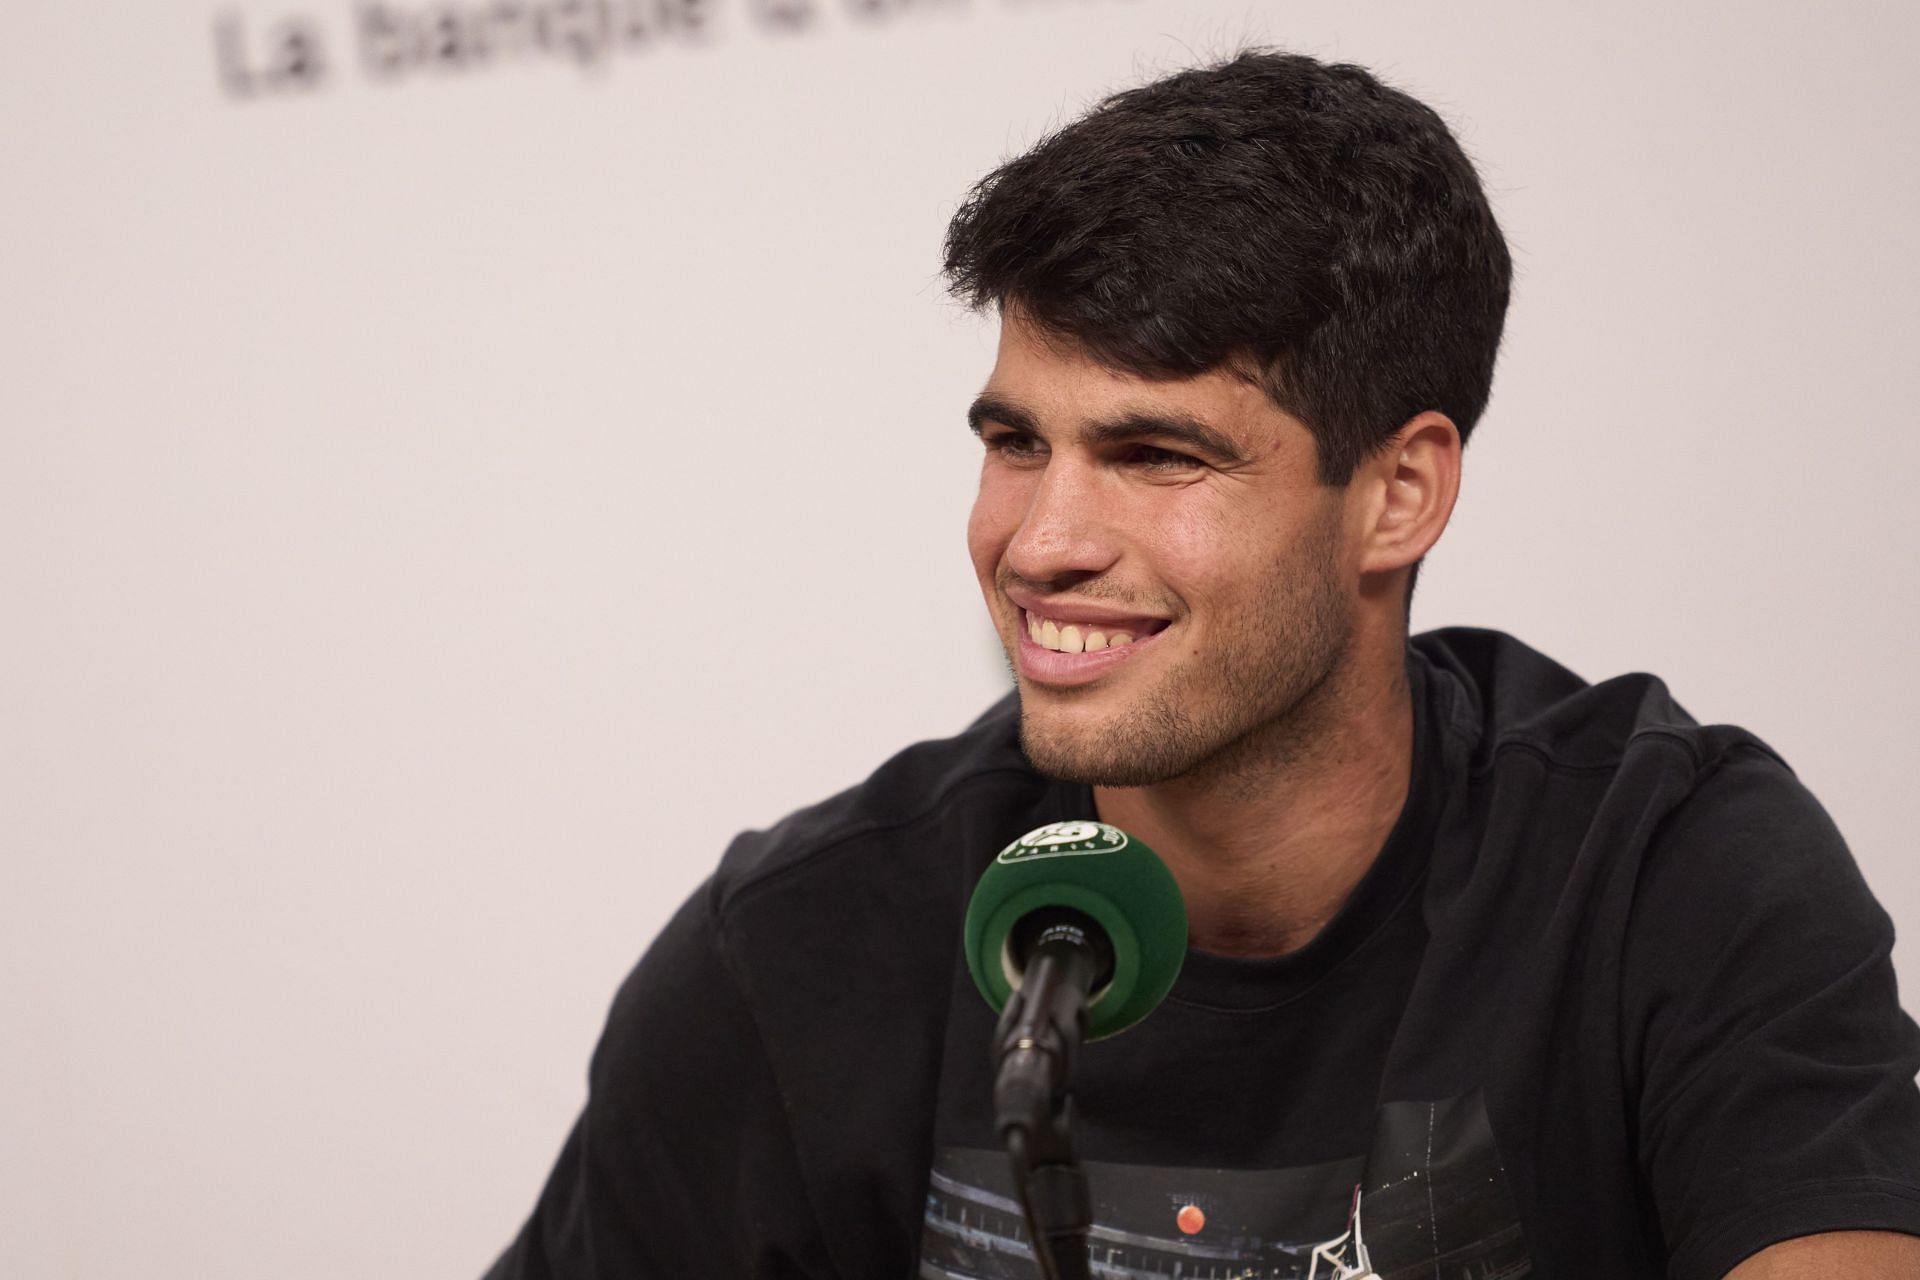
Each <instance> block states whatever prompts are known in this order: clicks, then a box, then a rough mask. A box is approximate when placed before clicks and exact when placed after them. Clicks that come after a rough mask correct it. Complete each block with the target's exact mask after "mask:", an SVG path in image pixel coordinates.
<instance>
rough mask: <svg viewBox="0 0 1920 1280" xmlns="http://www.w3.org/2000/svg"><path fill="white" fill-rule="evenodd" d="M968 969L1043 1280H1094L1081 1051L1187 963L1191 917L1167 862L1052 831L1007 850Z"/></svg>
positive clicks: (992, 879) (971, 945)
mask: <svg viewBox="0 0 1920 1280" xmlns="http://www.w3.org/2000/svg"><path fill="white" fill-rule="evenodd" d="M964 936H965V943H966V952H967V967H968V968H969V969H970V970H971V971H972V973H973V981H974V984H975V985H976V986H978V987H979V988H980V994H981V995H983V996H985V997H986V998H987V1003H988V1004H990V1005H992V1006H993V1007H994V1008H995V1009H998V1010H999V1011H1000V1024H999V1026H998V1027H997V1028H996V1029H995V1030H994V1035H993V1062H994V1079H993V1125H994V1130H995V1131H996V1132H997V1133H998V1134H999V1135H1000V1140H1001V1142H1003V1143H1004V1144H1005V1145H1006V1148H1007V1156H1008V1159H1009V1161H1010V1162H1011V1167H1012V1172H1013V1182H1014V1190H1015V1194H1016V1196H1017V1198H1018V1200H1019V1202H1020V1208H1021V1212H1022V1213H1023V1215H1024V1216H1025V1218H1026V1221H1027V1232H1028V1239H1029V1240H1031V1241H1032V1242H1033V1257H1034V1263H1035V1265H1036V1266H1037V1267H1038V1268H1039V1270H1040V1275H1041V1277H1042V1280H1091V1271H1090V1267H1091V1262H1090V1260H1089V1257H1088V1253H1087V1240H1088V1232H1089V1231H1090V1230H1091V1229H1092V1226H1093V1199H1092V1194H1091V1192H1090V1191H1089V1189H1088V1186H1087V1176H1086V1172H1085V1170H1083V1169H1082V1168H1081V1167H1080V1164H1079V1162H1078V1161H1077V1160H1075V1159H1074V1155H1073V1136H1072V1113H1071V1109H1070V1108H1069V1106H1068V1093H1069V1089H1068V1085H1069V1082H1070V1081H1071V1080H1072V1078H1073V1063H1074V1059H1075V1057H1076V1056H1078V1053H1079V1049H1080V1045H1081V1042H1082V1041H1084V1040H1088V1039H1093V1040H1098V1039H1100V1038H1102V1037H1104V1036H1111V1035H1116V1034H1118V1033H1119V1032H1122V1031H1125V1030H1126V1029H1127V1028H1128V1027H1131V1026H1132V1025H1133V1024H1134V1023H1136V1022H1138V1021H1140V1019H1142V1018H1144V1017H1146V1016H1147V1015H1148V1014H1149V1013H1151V1012H1152V1011H1153V1009H1154V1006H1156V1005H1158V1004H1159V1003H1160V1001H1161V1000H1162V999H1164V998H1165V997H1166V994H1167V992H1168V990H1170V989H1171V988H1172V986H1173V982H1174V979H1175V978H1177V977H1179V976H1180V965H1181V962H1182V961H1184V960H1185V959H1186V955H1187V904H1186V902H1185V901H1184V900H1183V899H1182V898H1181V897H1180V886H1179V885H1178V884H1176V883H1175V882H1174V878H1173V873H1172V872H1171V871H1168V870H1167V864H1166V863H1164V862H1162V861H1160V857H1159V855H1158V854H1156V853H1154V851H1153V850H1151V849H1149V848H1148V847H1147V846H1146V845H1145V844H1142V843H1141V842H1140V841H1139V840H1136V839H1134V838H1133V837H1132V836H1130V835H1128V834H1127V833H1126V832H1124V831H1122V830H1120V828H1118V827H1114V826H1109V825H1107V824H1106V823H1104V822H1086V821H1082V822H1055V823H1051V824H1049V825H1047V826H1044V827H1041V828H1039V829H1037V830H1034V831H1029V832H1027V834H1025V835H1024V836H1021V837H1020V838H1019V839H1018V840H1015V841H1014V842H1013V843H1012V844H1010V845H1008V846H1007V847H1006V848H1004V849H1002V850H1001V851H1000V855H999V856H998V857H996V858H995V859H994V860H993V864H992V865H991V866H989V867H988V868H987V871H986V874H985V875H982V876H981V877H980V883H979V884H978V885H977V886H976V887H975V888H974V891H973V901H972V902H971V903H969V904H968V906H967V923H966V931H965V935H964Z"/></svg>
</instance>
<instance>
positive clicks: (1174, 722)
mask: <svg viewBox="0 0 1920 1280" xmlns="http://www.w3.org/2000/svg"><path fill="white" fill-rule="evenodd" d="M1075 719H1078V717H1072V716H1069V715H1061V714H1059V713H1057V712H1053V711H1048V712H1044V713H1040V714H1034V713H1032V712H1031V711H1030V710H1029V709H1028V707H1027V703H1026V698H1025V695H1024V694H1023V695H1022V699H1021V708H1020V748H1021V750H1022V751H1024V752H1025V753H1026V756H1027V762H1028V763H1029V764H1031V765H1032V766H1033V767H1034V770H1035V771H1036V772H1038V773H1040V774H1042V775H1044V776H1045V777H1049V778H1055V779H1058V780H1059V781H1061V782H1079V783H1084V784H1086V785H1088V786H1094V787H1145V786H1151V785H1153V784H1154V783H1158V782H1167V781H1170V780H1171V779H1174V778H1177V777H1180V776H1181V775H1182V774H1185V773H1187V772H1189V771H1191V770H1192V769H1193V768H1194V767H1195V766H1196V765H1198V764H1199V763H1201V762H1202V761H1203V760H1205V759H1206V757H1207V756H1208V755H1209V754H1210V752H1208V751H1205V750H1201V751H1196V750H1195V749H1194V747H1195V744H1194V743H1193V741H1192V738H1193V736H1194V735H1193V730H1192V726H1191V725H1190V724H1188V723H1186V722H1185V720H1184V718H1183V717H1180V716H1178V715H1177V714H1175V715H1168V714H1167V713H1166V712H1165V711H1164V710H1160V709H1153V710H1147V711H1136V712H1132V713H1129V714H1126V715H1123V716H1118V717H1114V718H1113V719H1112V720H1110V721H1108V722H1105V723H1091V724H1088V723H1078V724H1076V723H1071V721H1073V720H1075Z"/></svg>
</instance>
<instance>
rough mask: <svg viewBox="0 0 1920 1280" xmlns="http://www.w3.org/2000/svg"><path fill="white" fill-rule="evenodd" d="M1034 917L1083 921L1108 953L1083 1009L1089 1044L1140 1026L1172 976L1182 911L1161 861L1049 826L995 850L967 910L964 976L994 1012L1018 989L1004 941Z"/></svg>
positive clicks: (1132, 844)
mask: <svg viewBox="0 0 1920 1280" xmlns="http://www.w3.org/2000/svg"><path fill="white" fill-rule="evenodd" d="M1041 907H1072V908H1074V909H1075V910H1077V911H1081V912H1084V913H1085V914H1087V915H1089V916H1092V917H1093V918H1094V919H1095V920H1096V921H1098V922H1099V923H1100V926H1101V927H1102V928H1103V929H1105V930H1106V931H1107V937H1108V939H1109V940H1110V941H1111V942H1112V943H1113V979H1112V981H1110V982H1109V983H1108V984H1107V985H1106V987H1105V989H1104V990H1101V991H1098V992H1095V993H1093V999H1092V1001H1091V1002H1090V1003H1089V1004H1088V1006H1087V1038H1088V1039H1089V1040H1098V1039H1101V1038H1102V1037H1104V1036H1110V1035H1114V1034H1117V1033H1118V1032H1121V1031H1125V1030H1126V1029H1127V1028H1128V1027H1131V1026H1132V1025H1133V1024H1134V1023H1136V1022H1138V1021H1140V1019H1142V1018H1144V1017H1146V1016H1147V1014H1149V1013H1151V1012H1152V1011H1153V1009H1154V1007H1155V1006H1156V1005H1158V1004H1159V1003H1160V1001H1161V1000H1162V999H1164V998H1165V997H1166V994H1167V992H1168V991H1169V990H1171V989H1172V987H1173V982H1174V979H1175V978H1178V977H1179V976H1180V965H1181V963H1182V962H1183V961H1185V959H1186V956H1187V904H1186V901H1185V899H1183V898H1182V897H1181V896H1180V886H1179V885H1178V884H1177V883H1175V881H1174V878H1173V873H1172V872H1171V871H1169V870H1167V864H1166V863H1164V862H1162V861H1160V855H1159V854H1157V853H1155V852H1154V851H1153V850H1152V849H1149V848H1148V847H1147V846H1146V845H1145V844H1143V843H1142V842H1141V841H1140V840H1138V839H1136V838H1135V837H1133V836H1130V835H1128V834H1127V833H1126V832H1124V831H1122V830H1120V828H1118V827H1115V826H1110V825H1108V824H1107V823H1104V822H1091V821H1082V822H1055V823H1050V824H1048V825H1047V826H1044V827H1040V828H1038V829H1036V830H1033V831H1029V832H1028V833H1027V834H1026V835H1024V836H1021V837H1020V838H1019V839H1018V840H1015V841H1014V842H1013V843H1012V844H1010V845H1008V846H1007V847H1006V848H1005V849H1002V850H1001V851H1000V854H999V856H998V857H996V858H995V859H994V860H993V863H992V865H990V866H989V867H988V868H987V870H986V873H985V874H984V875H982V876H981V877H980V883H979V885H978V886H977V887H975V889H974V891H973V901H972V902H971V903H969V904H968V906H967V924H966V931H965V946H966V951H967V968H968V969H969V970H970V971H971V972H972V974H973V982H974V985H975V986H977V987H979V988H980V994H981V995H983V996H985V997H986V999H987V1003H988V1004H990V1005H992V1006H993V1008H994V1010H995V1011H996V1012H997V1011H999V1010H1001V1009H1004V1008H1005V1007H1006V1003H1007V1000H1008V998H1009V997H1010V996H1011V995H1012V994H1013V991H1014V989H1015V987H1016V986H1018V984H1019V981H1020V977H1019V974H1018V973H1017V972H1016V971H1015V970H1014V967H1013V957H1012V952H1011V949H1010V948H1009V946H1008V938H1009V937H1010V935H1011V934H1012V933H1013V928H1014V925H1015V924H1017V923H1018V922H1019V921H1020V919H1021V917H1023V916H1025V915H1026V914H1027V913H1028V912H1030V911H1034V910H1038V909H1039V908H1041Z"/></svg>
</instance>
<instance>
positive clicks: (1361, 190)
mask: <svg viewBox="0 0 1920 1280" xmlns="http://www.w3.org/2000/svg"><path fill="white" fill-rule="evenodd" d="M945 269H946V275H947V279H948V281H949V283H950V285H951V287H952V290H953V292H954V293H955V295H956V296H958V297H960V298H961V299H963V300H964V301H966V302H967V303H968V304H970V305H971V306H973V307H975V308H985V307H988V306H995V307H998V308H1000V310H1001V311H1002V312H1003V313H1004V312H1005V311H1006V310H1007V309H1008V308H1009V307H1015V308H1018V310H1019V311H1020V313H1021V314H1023V315H1024V316H1026V317H1027V318H1029V319H1031V320H1032V321H1033V322H1034V323H1036V324H1038V325H1039V326H1040V327H1041V328H1043V329H1045V330H1047V331H1049V332H1052V333H1055V334H1058V335H1061V336H1064V337H1066V338H1069V339H1072V340H1073V341H1075V342H1077V343H1078V344H1080V345H1081V346H1082V347H1084V348H1085V349H1086V350H1088V351H1089V352H1090V353H1091V354H1092V355H1094V356H1095V357H1096V358H1097V359H1100V360H1103V361H1105V362H1107V363H1109V364H1111V365H1113V366H1115V367H1117V368H1121V369H1126V370H1129V371H1132V372H1136V373H1141V374H1145V375H1148V376H1156V377H1161V376H1182V375H1191V374H1197V373H1202V372H1205V371H1207V370H1209V369H1214V368H1218V367H1226V368H1229V369H1235V370H1238V371H1241V372H1243V373H1245V374H1246V375H1247V376H1248V377H1250V378H1252V379H1255V380H1257V381H1258V382H1259V384H1260V385H1261V386H1262V387H1263V388H1264V389H1265V390H1266V392H1267V394H1268V396H1269V397H1270V398H1271V399H1272V400H1273V402H1274V403H1275V404H1277V405H1278V406H1279V407H1280V408H1281V409H1283V410H1285V411H1286V412H1287V413H1290V414H1292V415H1293V416H1295V417H1297V418H1299V419H1300V420H1301V421H1302V422H1304V423H1305V424H1306V425H1307V427H1308V428H1309V429H1310V430H1311V431H1312V432H1313V433H1314V437H1315V440H1316V442H1317V445H1318V469H1319V475H1320V479H1321V480H1322V482H1323V483H1326V484H1328V485H1344V484H1345V483H1347V482H1348V481H1349V480H1351V479H1352V477H1353V473H1354V470H1355V468H1356V467H1358V466H1359V464H1360V463H1361V462H1362V461H1363V460H1364V459H1365V458H1366V457H1368V456H1369V455H1370V454H1371V453H1373V452H1374V451H1376V450H1378V449H1379V448H1380V447H1382V446H1383V445H1384V444H1385V443H1386V442H1387V441H1388V440H1389V439H1390V438H1391V437H1392V436H1393V435H1394V433H1395V432H1397V431H1398V430H1399V429H1400V427H1402V426H1403V425H1405V423H1406V422H1407V420H1408V419H1410V418H1412V417H1413V416H1414V415H1416V414H1418V413H1421V412H1423V411H1425V410H1429V409H1432V410H1437V411H1439V412H1441V413H1444V414H1446V415H1447V416H1448V417H1449V418H1451V419H1453V422H1454V424H1455V425H1456V426H1457V427H1458V428H1459V430H1460V434H1461V436H1462V438H1464V437H1465V436H1466V435H1467V434H1468V433H1469V432H1470V431H1472V429H1473V425H1474V423H1475V422H1476V421H1478V420H1479V417H1480V414H1481V411H1482V410H1484V409H1485V408H1486V404H1487V396H1488V393H1489V391H1490V389H1491V387H1492V384H1493V366H1494V357H1495V355H1496V353H1497V352H1498V350H1499V346H1500V331H1501V327H1502V325H1503V324H1504V322H1505V318H1506V311H1507V296H1508V289H1509V282H1510V277H1511V273H1512V264H1511V261H1510V259H1509V257H1508V254H1507V245H1506V241H1505V240H1504V239H1503V238H1502V237H1501V234H1500V228H1499V225H1498V224H1497V223H1496V222H1495V221H1494V216H1493V211H1492V210H1491V209H1490V208H1489V207H1488V205H1487V199H1486V194H1485V192H1483V191H1482V190H1481V186H1480V181H1479V178H1478V176H1477V175H1476V174H1475V173H1474V169H1473V165H1472V164H1471V162H1469V161H1468V159H1467V157H1466V155H1465V154H1464V153H1463V152H1462V151H1461V149H1460V145H1459V143H1458V142H1457V141H1455V139H1454V137H1453V134H1452V133H1450V132H1449V131H1448V129H1447V126H1446V125H1445V123H1444V122H1442V121H1441V119H1440V117H1439V116H1438V115H1437V114H1436V113H1435V112H1434V111H1433V110H1432V109H1431V108H1430V107H1427V106H1426V105H1424V104H1423V103H1420V102H1418V101H1416V100H1414V99H1413V98H1411V97H1409V96H1407V95H1406V94H1404V93H1402V92H1400V91H1399V90H1397V89H1393V88H1390V87H1388V86H1387V85H1385V84H1382V83H1381V82H1380V81H1379V80H1378V79H1376V78H1375V77H1374V76H1373V75H1372V74H1371V73H1370V72H1368V71H1366V70H1365V69H1364V68H1361V67H1357V66H1352V65H1348V64H1335V65H1328V64H1325V63H1321V62H1319V61H1316V60H1315V59H1313V58H1309V57H1304V56H1301V55H1298V54H1288V53H1280V52H1275V51H1270V50H1248V51H1246V52H1243V53H1241V54H1239V55H1238V56H1236V57H1234V58H1232V59H1231V60H1229V61H1226V62H1221V63H1217V64H1215V65H1212V66H1207V67H1200V68H1195V69H1192V70H1188V71H1182V72H1179V73H1178V74H1175V75H1171V76H1168V77H1166V78H1165V79H1161V80H1156V81H1154V82H1153V83H1151V84H1148V85H1144V86H1142V87H1140V88H1137V89H1129V90H1127V91H1125V92H1123V93H1117V94H1114V95H1113V96H1111V97H1109V98H1107V99H1105V100H1104V101H1103V102H1101V103H1100V104H1099V105H1098V106H1097V107H1095V108H1094V109H1093V110H1092V111H1091V112H1089V113H1088V114H1086V115H1085V116H1082V117H1081V118H1080V119H1078V120H1076V121H1074V122H1073V123H1071V124H1069V125H1067V126H1066V127H1064V128H1062V129H1059V130H1058V131H1056V132H1054V133H1052V134H1050V135H1048V136H1047V137H1045V138H1043V139H1042V140H1041V141H1040V142H1039V143H1038V144H1037V145H1035V146H1034V147H1033V148H1032V149H1031V150H1029V151H1027V152H1026V153H1025V154H1024V155H1021V156H1019V157H1017V158H1015V159H1013V160H1010V161H1008V162H1007V163H1006V164H1003V165H1002V166H1000V167H999V168H998V169H996V170H994V171H993V172H992V173H990V174H988V175H987V176H986V177H985V178H983V179H981V180H980V182H979V183H978V184H976V185H975V186H974V188H973V190H972V192H971V193H970V194H969V195H968V197H967V199H966V201H965V202H964V203H963V204H962V206H961V208H960V210H959V212H958V213H956V214H955V215H954V217H953V221H952V222H951V223H950V224H949V226H948V228H947V237H946V264H945Z"/></svg>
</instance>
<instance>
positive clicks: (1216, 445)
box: [967, 392, 1246, 462]
mask: <svg viewBox="0 0 1920 1280" xmlns="http://www.w3.org/2000/svg"><path fill="white" fill-rule="evenodd" d="M989 422H998V423H1000V424H1001V425H1003V426H1007V427H1011V428H1012V429H1013V430H1015V431H1020V432H1024V433H1026V434H1027V435H1035V436H1037V435H1040V434H1041V432H1040V429H1039V425H1038V424H1037V423H1036V422H1035V421H1034V418H1033V415H1032V414H1030V413H1028V412H1027V411H1026V410H1024V409H1022V408H1021V407H1020V406H1018V405H1016V404H1013V403H1012V402H1011V401H1007V400H1003V399H1001V398H1000V397H999V396H996V395H993V394H991V393H985V392H983V393H982V394H980V395H979V396H977V397H975V399H974V402H973V404H972V405H970V406H969V407H968V409H967V425H968V426H969V427H970V428H972V430H973V433H974V434H975V435H979V434H980V430H981V428H982V427H983V426H985V425H986V424H987V423H989ZM1080 437H1081V439H1083V440H1085V441H1086V442H1087V443H1088V444H1093V445H1103V444H1120V443H1123V442H1125V441H1128V440H1141V439H1155V440H1165V441H1171V442H1174V443H1178V444H1183V445H1185V446H1187V447H1188V448H1190V449H1192V450H1194V451H1196V452H1198V453H1205V454H1209V455H1211V456H1213V457H1214V458H1216V459H1218V460H1220V461H1222V462H1245V461H1246V455H1245V454H1244V453H1242V452H1241V450H1240V448H1239V446H1238V445H1236V444H1234V442H1233V441H1232V440H1230V439H1228V438H1227V437H1226V435H1224V434H1223V433H1222V432H1220V431H1218V430H1216V429H1215V428H1213V427H1212V426H1209V425H1208V424H1207V423H1206V422H1205V421H1203V420H1201V419H1199V418H1196V417H1193V416H1192V415H1190V414H1184V413H1164V412H1158V413H1125V414H1121V415H1120V416H1119V417H1117V418H1103V419H1101V420H1100V421H1097V422H1093V423H1090V424H1088V426H1087V427H1086V428H1085V429H1084V430H1083V431H1081V432H1080Z"/></svg>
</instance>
